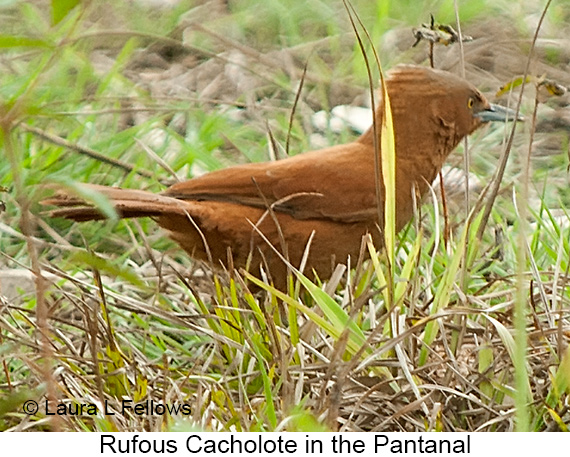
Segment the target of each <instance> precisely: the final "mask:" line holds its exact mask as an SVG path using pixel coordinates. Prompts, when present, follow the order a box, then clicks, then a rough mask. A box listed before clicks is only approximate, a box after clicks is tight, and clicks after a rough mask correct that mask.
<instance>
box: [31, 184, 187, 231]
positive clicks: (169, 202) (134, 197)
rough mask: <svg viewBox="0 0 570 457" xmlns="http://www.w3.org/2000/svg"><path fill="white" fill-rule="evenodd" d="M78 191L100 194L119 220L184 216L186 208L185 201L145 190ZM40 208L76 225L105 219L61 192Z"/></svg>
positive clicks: (97, 188) (91, 188)
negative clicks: (52, 207)
mask: <svg viewBox="0 0 570 457" xmlns="http://www.w3.org/2000/svg"><path fill="white" fill-rule="evenodd" d="M81 188H82V191H84V192H85V193H86V194H96V193H99V194H102V195H103V196H104V197H106V198H107V199H108V200H109V201H110V202H111V203H112V205H113V207H114V208H115V211H116V212H117V214H118V216H119V217H121V218H129V217H146V216H149V217H153V216H162V215H165V214H179V215H185V214H187V205H186V204H185V202H184V201H181V200H178V199H176V198H172V197H166V196H164V195H160V194H153V193H152V192H147V191H144V190H133V189H121V188H119V187H106V186H98V185H93V184H85V185H82V187H81ZM82 193H83V192H82ZM42 204H43V205H51V206H57V207H58V209H54V210H51V211H49V213H48V215H49V216H50V217H63V218H66V219H71V220H74V221H79V222H83V221H91V220H99V219H105V218H106V217H107V216H106V215H105V214H104V212H103V211H102V210H101V209H100V208H98V207H97V206H94V205H93V204H91V203H89V202H88V201H87V199H82V198H81V197H78V196H77V195H74V194H72V193H71V192H69V191H65V190H61V189H60V190H58V191H57V192H56V193H55V194H54V195H53V196H52V197H50V198H47V199H45V200H43V201H42Z"/></svg>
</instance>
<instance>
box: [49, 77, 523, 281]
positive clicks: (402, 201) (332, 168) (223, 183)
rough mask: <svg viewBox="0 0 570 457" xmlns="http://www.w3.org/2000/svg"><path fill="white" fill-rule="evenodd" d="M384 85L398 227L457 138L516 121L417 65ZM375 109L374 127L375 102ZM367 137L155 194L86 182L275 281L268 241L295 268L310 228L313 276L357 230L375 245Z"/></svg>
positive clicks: (342, 253)
mask: <svg viewBox="0 0 570 457" xmlns="http://www.w3.org/2000/svg"><path fill="white" fill-rule="evenodd" d="M387 90H388V93H389V96H390V102H391V107H392V114H393V123H394V134H395V141H396V213H397V218H396V228H397V230H400V229H401V228H402V227H403V226H404V225H405V224H406V223H407V222H408V221H409V220H410V218H411V217H412V215H413V198H412V192H413V190H412V189H413V188H414V186H415V189H417V191H419V192H420V194H423V193H425V191H426V190H427V189H428V186H429V185H430V183H431V182H432V181H433V180H434V178H435V177H436V175H437V174H438V172H439V170H440V169H441V167H442V165H443V163H444V161H445V159H446V158H447V156H448V155H449V153H450V152H451V151H452V150H453V149H454V148H455V147H456V146H457V144H458V143H459V141H460V140H461V139H462V138H463V137H464V136H466V135H468V134H470V133H471V132H473V131H474V130H475V129H477V128H478V127H479V126H481V125H482V124H483V123H485V122H488V121H505V120H506V119H507V118H509V119H514V112H513V111H511V110H507V109H505V108H502V107H500V106H497V105H491V104H490V103H489V102H488V101H487V100H486V99H485V97H484V96H483V95H482V94H481V93H480V92H479V91H478V90H477V89H476V88H475V87H474V86H472V85H471V84H469V83H468V82H467V81H465V80H463V79H461V78H459V77H457V76H455V75H453V74H451V73H448V72H445V71H438V70H433V69H429V68H424V67H417V66H398V67H396V68H395V69H393V70H392V71H391V72H390V73H389V76H388V78H387ZM375 116H376V122H377V125H378V126H380V125H381V122H382V110H381V109H380V108H379V109H378V110H377V111H376V113H375ZM378 130H379V129H378ZM373 135H374V133H373V129H372V128H370V129H369V130H368V131H367V132H366V133H364V134H363V135H362V136H361V137H360V138H358V139H357V140H356V141H354V142H352V143H349V144H342V145H338V146H333V147H329V148H325V149H320V150H317V151H311V152H307V153H305V154H300V155H296V156H294V157H289V158H287V159H284V160H279V161H275V162H264V163H255V164H247V165H239V166H234V167H231V168H227V169H224V170H219V171H214V172H211V173H208V174H206V175H204V176H200V177H198V178H194V179H191V180H189V181H185V182H181V183H178V184H175V185H173V186H172V187H170V188H168V189H166V190H165V191H164V192H162V193H161V194H153V193H150V192H147V191H143V190H130V189H120V188H111V187H104V186H90V187H89V188H90V189H92V190H93V191H94V192H95V191H96V192H101V193H102V194H104V195H105V196H106V197H107V198H108V199H109V200H111V201H112V202H113V204H114V206H115V209H116V211H117V213H118V214H119V216H120V217H122V218H129V217H143V216H150V217H152V218H154V219H155V220H156V221H157V222H158V224H159V225H160V226H161V227H162V228H164V229H166V230H167V231H168V234H169V236H170V237H171V238H172V239H173V240H175V241H176V242H177V243H179V244H180V246H181V247H182V248H183V249H184V250H185V251H186V252H187V253H188V254H190V256H192V257H194V258H197V259H201V260H206V261H208V260H209V261H211V262H212V263H213V264H214V265H220V264H223V265H225V266H228V265H233V266H234V267H245V266H246V264H247V263H248V257H249V256H250V255H251V259H250V271H252V273H253V274H255V275H259V267H260V266H265V267H264V270H265V271H266V272H268V273H269V274H270V278H271V279H272V280H273V281H274V283H275V285H276V286H277V287H280V288H282V287H284V285H285V284H286V282H285V281H286V272H287V266H286V264H285V262H284V261H283V260H282V259H281V258H280V257H279V256H278V255H277V254H276V253H275V251H274V249H273V248H272V247H271V246H269V244H268V242H269V243H271V244H272V245H273V246H274V247H275V249H278V250H279V251H282V250H283V247H285V248H286V252H287V257H288V258H289V260H290V262H291V263H292V264H293V265H294V266H295V267H298V266H299V265H300V263H301V259H302V257H303V253H304V252H305V249H306V246H307V242H308V240H309V238H310V237H311V234H312V233H313V232H314V238H313V239H312V241H311V243H310V246H309V255H308V261H307V264H306V267H305V272H307V273H311V272H314V273H316V274H317V275H318V277H319V278H321V279H327V278H328V277H329V276H330V275H331V274H332V271H333V267H334V265H335V262H339V263H345V262H346V261H347V258H348V257H349V256H350V257H351V258H352V259H355V258H357V256H358V255H359V251H360V246H361V240H362V236H364V235H366V234H371V235H372V238H373V240H374V242H375V243H376V244H377V245H380V243H381V236H380V233H381V229H380V227H381V226H382V224H383V216H380V217H379V214H378V205H377V202H376V184H375V173H374V166H375V165H374V163H375V162H374V146H373ZM378 144H380V142H378ZM380 187H381V188H382V187H383V186H380ZM381 198H382V200H383V197H382V196H381ZM44 203H46V204H51V205H56V206H59V207H60V209H57V210H53V211H52V212H51V216H53V217H65V218H67V219H73V220H76V221H86V220H94V219H102V218H104V216H103V215H102V214H101V212H100V211H99V210H98V209H97V208H96V207H93V206H90V205H88V204H87V203H85V202H84V201H83V200H81V199H79V198H77V197H74V196H72V195H69V194H64V193H61V192H60V193H59V194H56V195H55V196H54V197H53V198H50V199H48V200H46V201H45V202H44ZM381 203H382V204H381V207H382V208H383V201H382V202H381ZM268 207H271V209H272V213H273V214H269V213H268ZM254 225H255V226H256V227H257V229H254ZM257 230H259V232H261V233H263V235H264V236H265V238H266V240H264V239H263V238H262V237H260V236H259V233H258V231H257ZM283 241H284V243H285V246H283ZM229 255H231V259H232V260H231V262H229V260H228V259H229V257H228V256H229Z"/></svg>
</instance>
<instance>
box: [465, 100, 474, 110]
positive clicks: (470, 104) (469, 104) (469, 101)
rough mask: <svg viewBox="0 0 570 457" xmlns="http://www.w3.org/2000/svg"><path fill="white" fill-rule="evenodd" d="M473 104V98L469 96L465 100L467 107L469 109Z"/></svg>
mask: <svg viewBox="0 0 570 457" xmlns="http://www.w3.org/2000/svg"><path fill="white" fill-rule="evenodd" d="M474 104H475V99H474V98H473V97H469V100H467V107H468V108H469V109H471V108H473V105H474Z"/></svg>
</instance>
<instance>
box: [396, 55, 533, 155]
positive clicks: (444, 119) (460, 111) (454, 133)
mask: <svg viewBox="0 0 570 457" xmlns="http://www.w3.org/2000/svg"><path fill="white" fill-rule="evenodd" d="M387 87H388V93H389V95H390V103H391V106H392V113H393V115H394V125H395V129H396V135H397V136H405V137H406V138H412V139H415V140H416V141H422V140H423V141H426V140H428V139H429V137H432V136H433V135H436V136H437V135H441V136H442V137H443V136H445V137H449V139H450V140H451V141H450V143H454V144H453V145H452V144H449V146H451V149H453V147H455V144H457V143H458V142H459V141H460V140H461V138H463V137H464V136H466V135H469V134H470V133H471V132H473V131H474V130H476V129H477V128H478V127H480V126H481V125H482V124H484V123H486V122H490V121H502V122H505V121H507V120H514V119H517V120H522V117H520V116H519V117H517V116H516V113H515V112H514V111H513V110H511V109H508V108H504V107H502V106H499V105H494V104H491V103H489V101H488V100H487V99H486V98H485V96H484V95H483V94H482V93H481V92H479V90H477V88H476V87H475V86H473V85H472V84H470V83H469V82H467V81H466V80H464V79H462V78H460V77H458V76H456V75H454V74H452V73H449V72H446V71H441V70H434V69H431V68H427V67H419V66H412V65H399V66H397V67H395V68H394V69H393V70H392V71H390V73H389V76H388V79H387ZM422 136H423V138H422ZM451 149H450V150H448V151H446V152H447V153H449V152H451Z"/></svg>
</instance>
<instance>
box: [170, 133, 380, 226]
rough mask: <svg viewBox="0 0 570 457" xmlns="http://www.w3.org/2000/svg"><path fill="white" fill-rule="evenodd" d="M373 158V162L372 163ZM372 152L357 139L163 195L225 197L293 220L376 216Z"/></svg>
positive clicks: (244, 168)
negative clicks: (287, 215) (272, 210)
mask: <svg viewBox="0 0 570 457" xmlns="http://www.w3.org/2000/svg"><path fill="white" fill-rule="evenodd" d="M371 161H372V163H371ZM373 161H374V156H373V152H371V151H369V148H367V147H365V146H364V145H362V144H360V143H350V144H347V145H340V146H334V147H331V148H327V149H322V150H319V151H312V152H308V153H305V154H300V155H298V156H295V157H292V158H288V159H285V160H281V161H276V162H271V163H259V164H247V165H240V166H235V167H231V168H226V169H223V170H219V171H215V172H212V173H208V174H206V175H204V176H201V177H198V178H194V179H191V180H189V181H185V182H182V183H178V184H175V185H174V186H172V187H170V188H169V189H167V190H166V191H165V192H164V193H163V195H166V196H169V197H174V198H178V199H181V200H194V201H223V202H230V203H236V204H241V205H246V206H251V207H257V208H267V207H268V206H272V208H273V209H274V210H275V211H278V212H282V213H287V214H290V215H292V216H293V217H295V218H297V219H315V218H316V219H328V220H334V221H342V222H355V221H362V220H370V219H375V218H376V216H377V210H376V191H375V181H374V180H375V178H374V166H373Z"/></svg>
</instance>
